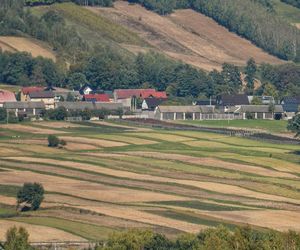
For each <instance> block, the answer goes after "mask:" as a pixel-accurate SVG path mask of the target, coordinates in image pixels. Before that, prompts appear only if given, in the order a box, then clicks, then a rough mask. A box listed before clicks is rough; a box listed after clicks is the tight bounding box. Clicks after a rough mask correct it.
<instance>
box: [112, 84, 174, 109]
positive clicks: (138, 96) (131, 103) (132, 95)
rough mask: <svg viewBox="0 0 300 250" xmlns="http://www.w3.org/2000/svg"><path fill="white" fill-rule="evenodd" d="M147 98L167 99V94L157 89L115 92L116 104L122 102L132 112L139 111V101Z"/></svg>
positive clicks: (118, 90) (117, 90)
mask: <svg viewBox="0 0 300 250" xmlns="http://www.w3.org/2000/svg"><path fill="white" fill-rule="evenodd" d="M145 98H158V99H167V98H168V97H167V93H166V92H164V91H156V90H155V89H116V90H115V91H114V100H115V102H121V103H123V105H124V106H127V107H130V108H131V110H136V109H137V106H138V104H137V101H138V100H140V101H143V100H144V99H145Z"/></svg>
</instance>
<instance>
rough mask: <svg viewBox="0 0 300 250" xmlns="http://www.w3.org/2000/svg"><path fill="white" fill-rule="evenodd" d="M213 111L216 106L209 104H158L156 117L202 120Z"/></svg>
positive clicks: (161, 118)
mask: <svg viewBox="0 0 300 250" xmlns="http://www.w3.org/2000/svg"><path fill="white" fill-rule="evenodd" d="M213 113H214V107H208V106H196V105H193V106H158V107H157V108H156V109H155V111H154V117H155V118H156V119H159V120H188V119H191V120H202V119H206V118H207V117H209V116H213Z"/></svg>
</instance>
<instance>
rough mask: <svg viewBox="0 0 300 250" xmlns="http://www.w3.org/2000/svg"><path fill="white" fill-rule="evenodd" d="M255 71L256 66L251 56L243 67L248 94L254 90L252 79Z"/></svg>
mask: <svg viewBox="0 0 300 250" xmlns="http://www.w3.org/2000/svg"><path fill="white" fill-rule="evenodd" d="M256 71H257V66H256V63H255V61H254V59H253V58H251V59H249V60H248V62H247V66H246V69H245V74H246V81H247V91H248V93H249V94H253V91H254V80H255V74H256Z"/></svg>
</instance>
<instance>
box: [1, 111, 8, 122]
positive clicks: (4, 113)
mask: <svg viewBox="0 0 300 250" xmlns="http://www.w3.org/2000/svg"><path fill="white" fill-rule="evenodd" d="M6 117H7V112H6V110H5V109H4V108H0V121H5V120H6Z"/></svg>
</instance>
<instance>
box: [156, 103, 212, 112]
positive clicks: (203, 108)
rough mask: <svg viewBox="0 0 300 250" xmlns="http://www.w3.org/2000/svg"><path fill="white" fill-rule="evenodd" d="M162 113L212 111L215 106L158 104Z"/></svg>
mask: <svg viewBox="0 0 300 250" xmlns="http://www.w3.org/2000/svg"><path fill="white" fill-rule="evenodd" d="M157 109H158V110H159V111H160V112H161V113H212V112H213V111H214V107H208V106H196V105H192V106H158V107H157Z"/></svg>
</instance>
